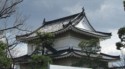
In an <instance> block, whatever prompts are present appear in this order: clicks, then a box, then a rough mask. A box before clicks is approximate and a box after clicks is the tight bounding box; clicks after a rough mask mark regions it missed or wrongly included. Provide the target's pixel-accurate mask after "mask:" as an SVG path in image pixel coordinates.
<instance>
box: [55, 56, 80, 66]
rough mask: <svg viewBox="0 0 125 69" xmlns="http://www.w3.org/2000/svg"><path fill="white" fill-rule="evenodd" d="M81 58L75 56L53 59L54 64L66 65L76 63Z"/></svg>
mask: <svg viewBox="0 0 125 69" xmlns="http://www.w3.org/2000/svg"><path fill="white" fill-rule="evenodd" d="M78 60H79V59H78V58H75V57H67V58H63V59H55V60H53V64H54V65H64V66H72V64H73V63H76V62H77V61H78Z"/></svg>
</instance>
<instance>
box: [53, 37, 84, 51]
mask: <svg viewBox="0 0 125 69" xmlns="http://www.w3.org/2000/svg"><path fill="white" fill-rule="evenodd" d="M80 41H82V38H77V37H74V36H71V35H66V36H62V37H59V38H56V39H55V41H54V48H55V49H57V50H60V49H68V48H69V47H70V48H77V49H80V48H79V47H78V44H79V43H80Z"/></svg>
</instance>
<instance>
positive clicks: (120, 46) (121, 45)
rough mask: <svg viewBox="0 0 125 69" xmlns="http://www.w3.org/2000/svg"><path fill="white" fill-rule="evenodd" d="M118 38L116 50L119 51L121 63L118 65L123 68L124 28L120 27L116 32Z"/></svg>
mask: <svg viewBox="0 0 125 69" xmlns="http://www.w3.org/2000/svg"><path fill="white" fill-rule="evenodd" d="M117 34H118V37H119V39H120V41H119V42H117V43H116V48H117V50H120V51H121V62H120V63H119V65H120V66H121V67H123V68H124V66H125V55H124V52H123V51H124V50H123V49H124V48H125V27H122V28H120V29H119V30H118V33H117Z"/></svg>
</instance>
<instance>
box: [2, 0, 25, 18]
mask: <svg viewBox="0 0 125 69" xmlns="http://www.w3.org/2000/svg"><path fill="white" fill-rule="evenodd" d="M11 1H12V0H11ZM22 1H23V0H15V1H14V2H12V4H10V0H5V1H1V2H3V3H4V5H3V6H2V7H1V8H2V9H1V10H0V19H3V18H7V17H10V16H11V14H12V13H13V12H15V7H16V6H17V5H18V4H19V3H21V2H22ZM9 4H10V5H9Z"/></svg>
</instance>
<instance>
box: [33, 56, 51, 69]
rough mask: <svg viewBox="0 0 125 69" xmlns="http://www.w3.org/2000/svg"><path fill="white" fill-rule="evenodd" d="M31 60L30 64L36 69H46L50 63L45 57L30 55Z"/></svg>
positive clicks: (48, 58)
mask: <svg viewBox="0 0 125 69" xmlns="http://www.w3.org/2000/svg"><path fill="white" fill-rule="evenodd" d="M31 59H32V60H31V63H32V64H33V65H34V68H36V69H47V67H48V63H52V60H51V58H50V57H48V56H45V55H32V56H31Z"/></svg>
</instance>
